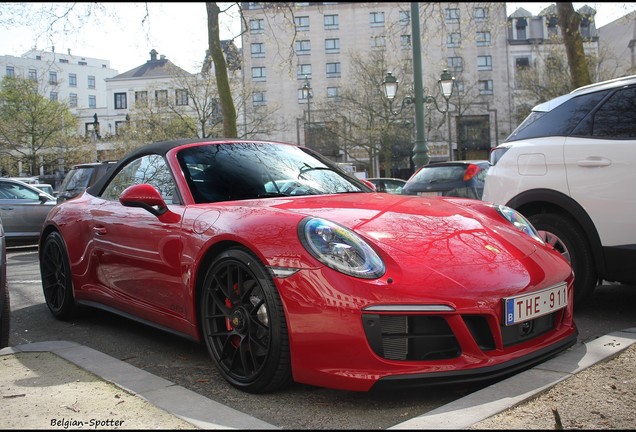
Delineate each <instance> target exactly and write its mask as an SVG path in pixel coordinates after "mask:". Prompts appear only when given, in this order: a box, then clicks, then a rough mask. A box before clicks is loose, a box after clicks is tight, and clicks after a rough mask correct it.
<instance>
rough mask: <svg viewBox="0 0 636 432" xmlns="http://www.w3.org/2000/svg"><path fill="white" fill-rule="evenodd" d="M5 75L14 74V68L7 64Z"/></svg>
mask: <svg viewBox="0 0 636 432" xmlns="http://www.w3.org/2000/svg"><path fill="white" fill-rule="evenodd" d="M6 75H7V76H9V77H14V76H15V68H14V67H13V66H7V72H6Z"/></svg>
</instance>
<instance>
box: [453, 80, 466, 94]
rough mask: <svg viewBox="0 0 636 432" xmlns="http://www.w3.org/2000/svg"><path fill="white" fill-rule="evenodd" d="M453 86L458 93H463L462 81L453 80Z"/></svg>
mask: <svg viewBox="0 0 636 432" xmlns="http://www.w3.org/2000/svg"><path fill="white" fill-rule="evenodd" d="M455 88H456V89H457V92H458V93H459V94H464V81H455Z"/></svg>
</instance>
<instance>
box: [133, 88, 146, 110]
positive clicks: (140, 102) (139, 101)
mask: <svg viewBox="0 0 636 432" xmlns="http://www.w3.org/2000/svg"><path fill="white" fill-rule="evenodd" d="M135 106H136V107H145V106H148V92H147V91H136V92H135Z"/></svg>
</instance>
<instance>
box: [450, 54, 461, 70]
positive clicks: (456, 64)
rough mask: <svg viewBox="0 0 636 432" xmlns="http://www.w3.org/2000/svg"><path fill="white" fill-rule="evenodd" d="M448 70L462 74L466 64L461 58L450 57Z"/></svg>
mask: <svg viewBox="0 0 636 432" xmlns="http://www.w3.org/2000/svg"><path fill="white" fill-rule="evenodd" d="M448 69H449V70H452V71H455V72H461V71H463V70H464V62H463V61H462V58H461V57H449V58H448Z"/></svg>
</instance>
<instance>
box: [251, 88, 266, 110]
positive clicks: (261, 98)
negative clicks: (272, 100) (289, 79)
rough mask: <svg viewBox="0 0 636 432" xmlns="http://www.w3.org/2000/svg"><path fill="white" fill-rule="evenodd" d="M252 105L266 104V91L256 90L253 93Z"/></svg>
mask: <svg viewBox="0 0 636 432" xmlns="http://www.w3.org/2000/svg"><path fill="white" fill-rule="evenodd" d="M252 105H253V106H259V105H265V92H262V91H255V92H253V93H252Z"/></svg>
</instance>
